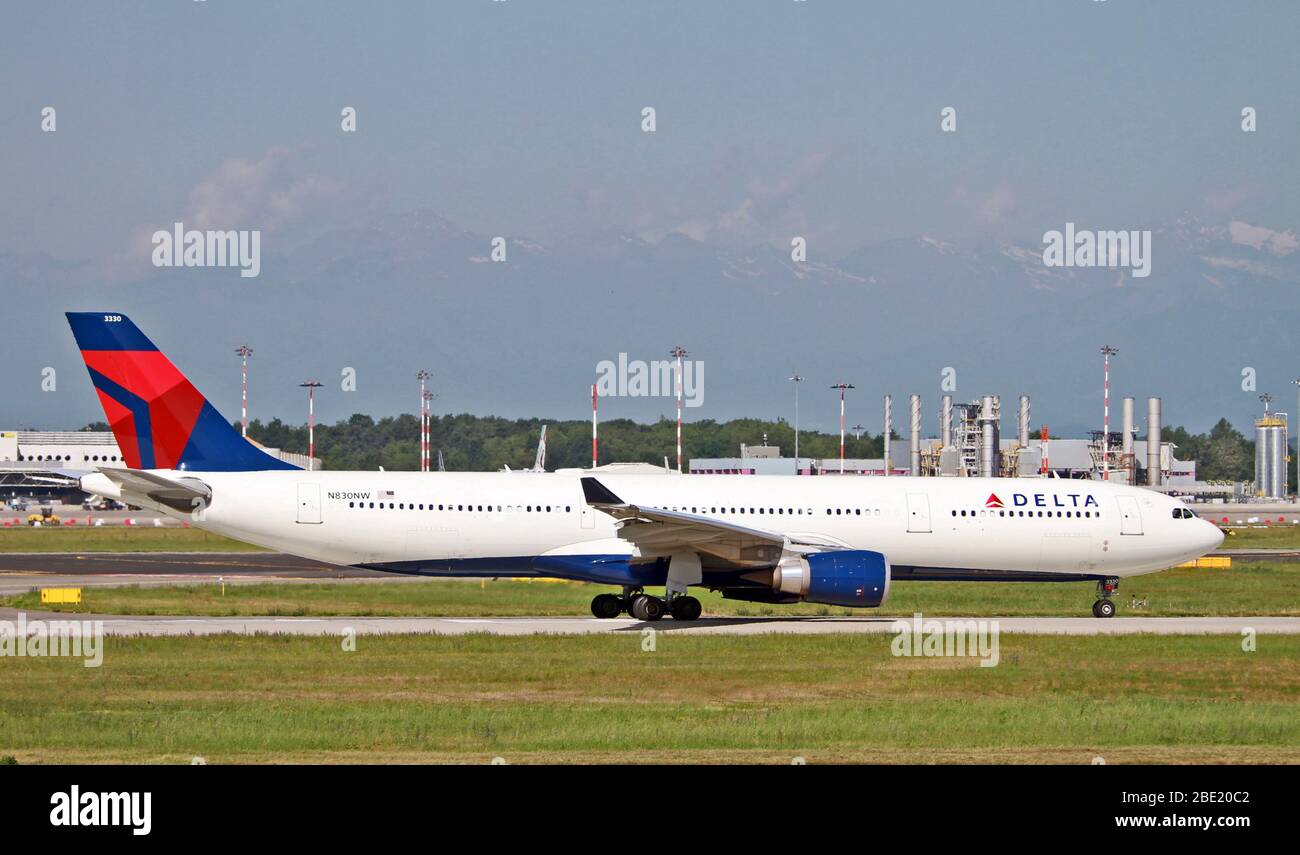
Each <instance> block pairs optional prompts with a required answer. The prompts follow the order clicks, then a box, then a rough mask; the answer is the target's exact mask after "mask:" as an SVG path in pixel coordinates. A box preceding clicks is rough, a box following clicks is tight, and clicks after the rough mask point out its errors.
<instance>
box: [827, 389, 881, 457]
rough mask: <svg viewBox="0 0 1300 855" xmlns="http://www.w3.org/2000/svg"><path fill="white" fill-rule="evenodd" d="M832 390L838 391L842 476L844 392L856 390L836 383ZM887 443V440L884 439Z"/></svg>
mask: <svg viewBox="0 0 1300 855" xmlns="http://www.w3.org/2000/svg"><path fill="white" fill-rule="evenodd" d="M831 388H832V389H839V390H840V474H841V475H843V474H844V390H845V389H855V388H857V387H856V386H854V385H853V384H852V383H836V384H835V385H834V386H832V387H831ZM885 441H886V442H888V441H889V438H888V437H886V438H885Z"/></svg>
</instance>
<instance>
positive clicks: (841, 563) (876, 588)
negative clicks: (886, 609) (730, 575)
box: [772, 549, 890, 608]
mask: <svg viewBox="0 0 1300 855" xmlns="http://www.w3.org/2000/svg"><path fill="white" fill-rule="evenodd" d="M889 575H890V574H889V559H888V558H886V557H885V556H884V554H883V553H880V552H872V551H870V550H866V549H846V550H840V551H833V552H810V553H808V554H806V555H798V556H787V557H786V558H784V559H782V560H781V563H780V564H778V565H777V566H776V569H775V570H773V571H772V590H773V592H774V593H775V594H777V595H785V596H786V597H797V598H799V599H802V600H806V601H808V602H810V603H825V604H826V605H830V606H851V607H856V608H872V607H875V606H879V605H881V604H882V603H884V602H885V599H886V598H888V596H889Z"/></svg>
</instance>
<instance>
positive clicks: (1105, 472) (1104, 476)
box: [1101, 345, 1119, 481]
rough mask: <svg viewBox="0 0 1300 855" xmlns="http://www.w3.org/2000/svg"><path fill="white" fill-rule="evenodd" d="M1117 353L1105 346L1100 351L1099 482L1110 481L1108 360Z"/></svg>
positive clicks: (1115, 350)
mask: <svg viewBox="0 0 1300 855" xmlns="http://www.w3.org/2000/svg"><path fill="white" fill-rule="evenodd" d="M1117 353H1119V351H1118V350H1117V349H1116V348H1113V347H1111V346H1110V345H1106V346H1105V347H1103V348H1102V349H1101V356H1102V377H1103V379H1102V391H1101V397H1102V404H1101V411H1102V417H1101V418H1102V428H1101V480H1103V481H1109V480H1110V358H1111V357H1112V356H1114V355H1115V354H1117Z"/></svg>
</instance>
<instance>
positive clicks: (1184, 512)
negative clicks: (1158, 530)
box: [1174, 508, 1196, 520]
mask: <svg viewBox="0 0 1300 855" xmlns="http://www.w3.org/2000/svg"><path fill="white" fill-rule="evenodd" d="M1194 516H1196V514H1194V513H1192V510H1191V508H1174V519H1176V520H1190V519H1191V518H1192V517H1194Z"/></svg>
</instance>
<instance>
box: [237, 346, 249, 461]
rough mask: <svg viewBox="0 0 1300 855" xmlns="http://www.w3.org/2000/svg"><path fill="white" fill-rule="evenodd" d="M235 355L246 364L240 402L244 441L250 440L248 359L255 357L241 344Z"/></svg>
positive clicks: (247, 347)
mask: <svg viewBox="0 0 1300 855" xmlns="http://www.w3.org/2000/svg"><path fill="white" fill-rule="evenodd" d="M235 353H238V354H239V355H240V357H242V358H243V362H244V388H243V393H242V396H241V402H240V414H241V415H242V417H243V423H244V439H248V357H250V356H252V355H253V349H252V348H251V347H249V346H248V345H246V344H241V345H240V346H239V347H238V348H236V349H235Z"/></svg>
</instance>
